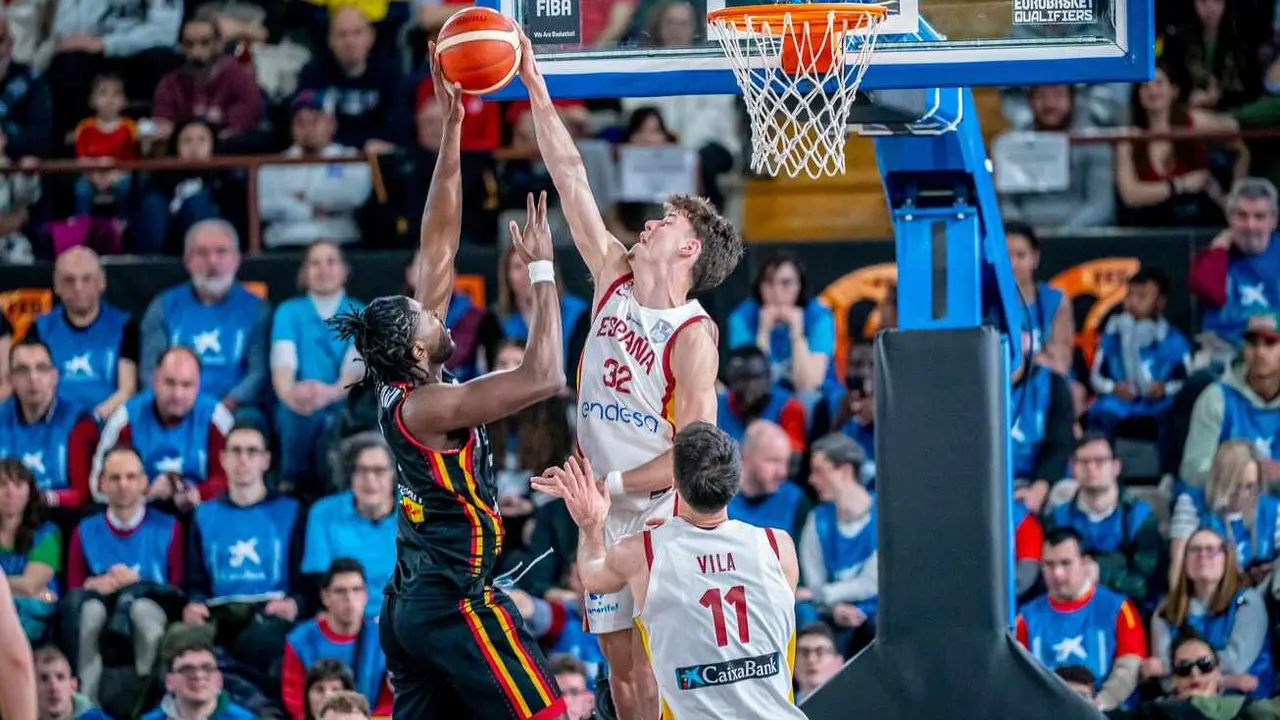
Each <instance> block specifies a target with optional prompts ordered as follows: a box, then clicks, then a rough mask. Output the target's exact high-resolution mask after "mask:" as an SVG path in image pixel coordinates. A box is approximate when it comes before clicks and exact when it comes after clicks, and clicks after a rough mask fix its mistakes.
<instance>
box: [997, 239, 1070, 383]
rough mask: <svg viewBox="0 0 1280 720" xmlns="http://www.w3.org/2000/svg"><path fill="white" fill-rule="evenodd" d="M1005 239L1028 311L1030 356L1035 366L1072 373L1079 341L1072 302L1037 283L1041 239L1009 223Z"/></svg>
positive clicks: (1049, 287) (1059, 291)
mask: <svg viewBox="0 0 1280 720" xmlns="http://www.w3.org/2000/svg"><path fill="white" fill-rule="evenodd" d="M1004 237H1005V242H1006V244H1007V245H1008V248H1009V264H1010V265H1011V266H1012V268H1013V278H1014V280H1016V281H1017V283H1018V292H1019V294H1020V295H1021V296H1022V302H1023V303H1025V304H1026V306H1027V310H1028V313H1027V315H1028V316H1029V317H1028V318H1027V324H1028V326H1029V327H1027V328H1026V332H1030V333H1031V353H1032V355H1034V356H1035V359H1036V362H1039V363H1042V364H1044V365H1047V366H1048V367H1050V368H1052V369H1053V370H1054V371H1055V372H1057V373H1058V374H1059V375H1064V376H1065V375H1066V374H1067V373H1069V372H1071V357H1072V351H1073V348H1074V347H1075V339H1076V321H1075V317H1074V316H1073V314H1072V312H1071V301H1070V300H1069V299H1068V298H1067V296H1066V294H1065V293H1063V292H1062V291H1061V290H1059V289H1057V288H1055V287H1053V286H1052V285H1050V284H1049V283H1046V282H1041V281H1039V280H1037V279H1036V271H1037V270H1039V269H1040V238H1039V237H1037V235H1036V232H1035V230H1033V229H1032V228H1031V226H1029V225H1025V224H1022V223H1008V224H1006V225H1005V227H1004Z"/></svg>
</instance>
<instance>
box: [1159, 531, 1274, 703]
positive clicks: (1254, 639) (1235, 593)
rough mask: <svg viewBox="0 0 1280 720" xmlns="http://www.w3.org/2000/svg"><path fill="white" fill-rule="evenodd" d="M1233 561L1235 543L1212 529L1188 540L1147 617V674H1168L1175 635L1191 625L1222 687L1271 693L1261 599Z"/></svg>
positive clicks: (1268, 636) (1260, 694)
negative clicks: (1213, 658)
mask: <svg viewBox="0 0 1280 720" xmlns="http://www.w3.org/2000/svg"><path fill="white" fill-rule="evenodd" d="M1236 563H1237V560H1236V553H1235V548H1234V547H1232V545H1231V543H1229V542H1227V541H1226V539H1225V538H1224V537H1223V536H1222V535H1220V534H1218V533H1217V532H1216V531H1214V530H1211V529H1208V528H1204V529H1201V530H1198V531H1196V532H1195V533H1193V534H1192V535H1191V537H1190V538H1189V539H1188V540H1187V543H1186V548H1185V551H1184V553H1183V556H1182V562H1181V567H1182V573H1181V574H1180V575H1178V577H1177V578H1176V579H1175V581H1174V583H1173V587H1172V588H1170V590H1169V594H1168V595H1167V596H1166V597H1165V599H1164V602H1162V603H1161V604H1160V607H1159V608H1158V609H1157V610H1156V614H1155V616H1154V617H1152V618H1151V657H1152V660H1153V662H1148V663H1147V664H1146V665H1147V667H1146V671H1147V672H1146V675H1147V676H1148V677H1155V678H1161V677H1165V676H1167V675H1168V674H1169V671H1170V669H1171V668H1172V661H1171V657H1172V656H1171V652H1170V647H1171V645H1172V643H1173V637H1174V634H1175V633H1176V632H1177V631H1178V629H1179V628H1184V627H1190V628H1191V629H1193V630H1195V631H1196V632H1197V633H1199V634H1200V636H1201V637H1203V638H1204V639H1205V640H1206V641H1207V642H1208V643H1209V646H1210V647H1211V648H1213V650H1214V651H1215V652H1216V653H1217V654H1218V661H1219V667H1220V668H1221V671H1222V686H1223V689H1224V690H1226V691H1229V692H1236V693H1240V694H1243V695H1248V696H1250V697H1253V698H1265V697H1270V696H1271V691H1272V689H1273V688H1274V686H1275V671H1274V669H1273V668H1272V667H1271V631H1270V624H1269V622H1268V620H1267V608H1266V604H1265V602H1264V601H1263V598H1262V595H1261V594H1259V592H1258V591H1257V590H1256V589H1254V588H1251V587H1249V585H1248V583H1249V579H1248V578H1247V577H1246V576H1245V575H1244V574H1243V573H1241V572H1240V570H1239V569H1238V568H1237V565H1236ZM1154 660H1159V663H1156V662H1154Z"/></svg>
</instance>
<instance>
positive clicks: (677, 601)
mask: <svg viewBox="0 0 1280 720" xmlns="http://www.w3.org/2000/svg"><path fill="white" fill-rule="evenodd" d="M771 532H773V531H768V530H765V529H764V528H757V527H754V526H751V525H747V524H746V523H742V522H738V521H737V520H728V521H726V522H724V523H722V524H721V525H719V526H717V527H715V528H711V529H703V528H700V527H695V526H693V525H690V524H689V523H687V522H685V521H684V520H682V519H680V518H674V519H672V520H671V521H670V522H668V523H666V524H665V525H663V526H661V527H658V528H654V529H653V530H650V531H648V532H646V533H645V553H646V555H647V556H648V557H649V588H648V591H647V593H646V594H645V600H644V607H643V608H641V611H640V615H639V618H638V619H637V620H638V622H637V626H638V627H639V629H640V632H641V637H642V638H643V640H644V643H645V648H646V650H647V651H648V653H649V662H650V664H651V665H652V666H653V674H654V677H655V678H656V679H657V681H658V692H659V695H660V696H661V699H662V718H664V719H667V718H676V719H678V720H694V719H695V718H707V719H708V720H710V719H712V718H743V719H744V720H745V719H746V718H768V719H769V720H786V719H788V718H797V719H803V718H804V717H805V715H804V713H802V712H800V709H799V708H797V707H796V706H795V701H794V698H793V696H792V690H791V675H792V664H793V662H794V656H795V632H796V620H795V602H796V598H795V592H793V591H792V589H791V584H790V583H789V582H787V578H786V575H784V574H783V572H782V563H781V561H780V560H779V559H778V551H777V549H776V548H775V547H774V542H773V539H772V535H771V534H770V533H771Z"/></svg>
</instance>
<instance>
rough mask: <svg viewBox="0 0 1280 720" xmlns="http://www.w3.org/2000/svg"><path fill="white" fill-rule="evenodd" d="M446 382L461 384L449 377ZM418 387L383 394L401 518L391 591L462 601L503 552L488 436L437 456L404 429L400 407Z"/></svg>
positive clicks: (462, 437) (462, 435)
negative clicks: (461, 598) (459, 599)
mask: <svg viewBox="0 0 1280 720" xmlns="http://www.w3.org/2000/svg"><path fill="white" fill-rule="evenodd" d="M444 382H456V381H455V380H454V379H453V377H452V376H450V375H447V374H446V376H445V379H444ZM413 391H414V388H413V387H412V386H411V385H409V384H407V383H397V384H394V385H386V386H382V387H380V388H379V390H378V399H379V404H380V406H381V409H380V411H379V415H378V421H379V425H380V426H381V428H382V434H383V436H384V437H385V438H386V440H387V444H388V445H390V447H391V455H392V459H394V460H395V465H396V487H397V490H398V493H397V495H398V497H399V501H400V518H399V522H398V528H397V531H396V550H397V557H396V570H395V575H394V576H393V578H392V581H391V583H390V584H389V585H388V587H387V590H388V592H395V593H397V594H399V595H401V596H406V597H410V596H418V597H431V598H440V597H452V598H455V599H456V598H458V597H461V596H464V595H469V594H472V593H475V592H479V591H480V590H482V589H483V588H484V586H485V585H487V584H488V583H489V582H490V580H491V578H492V574H493V568H494V566H495V565H496V563H497V561H498V555H499V553H501V552H502V539H503V538H502V518H501V517H500V516H499V515H498V492H497V485H496V484H495V482H494V472H493V456H492V454H491V452H490V449H489V434H488V432H487V431H486V430H485V428H484V427H483V426H481V427H477V428H471V429H470V430H463V431H459V432H458V434H457V443H458V445H459V446H458V448H457V449H456V450H433V449H431V448H428V447H426V446H425V445H423V444H422V443H420V442H419V441H418V440H416V439H415V438H414V437H413V436H412V435H411V434H409V431H408V429H407V428H406V427H405V425H404V421H403V420H402V419H401V416H400V408H401V406H402V405H403V404H404V401H405V398H407V397H408V396H409V394H410V393H411V392H413Z"/></svg>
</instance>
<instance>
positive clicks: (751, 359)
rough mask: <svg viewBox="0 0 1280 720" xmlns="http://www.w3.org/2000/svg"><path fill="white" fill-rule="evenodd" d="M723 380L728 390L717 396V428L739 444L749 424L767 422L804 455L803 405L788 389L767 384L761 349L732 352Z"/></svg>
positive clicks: (767, 362)
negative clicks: (781, 430) (775, 425)
mask: <svg viewBox="0 0 1280 720" xmlns="http://www.w3.org/2000/svg"><path fill="white" fill-rule="evenodd" d="M724 380H725V385H726V386H727V387H726V388H725V389H724V390H722V391H720V392H718V393H717V396H718V402H719V411H718V412H717V414H716V425H717V426H718V427H719V428H720V429H721V430H723V431H725V433H726V434H728V435H729V437H732V438H733V439H734V440H737V441H738V442H742V440H743V436H744V435H745V434H746V431H747V427H748V426H749V425H750V424H751V423H753V422H755V421H757V420H768V421H769V422H772V423H777V424H778V426H779V427H781V428H782V429H783V431H784V432H785V433H786V434H787V439H788V441H789V442H790V443H791V449H792V450H794V451H795V452H804V446H805V435H806V430H805V428H806V423H805V411H804V404H803V403H801V402H800V400H799V399H798V398H796V396H795V395H794V394H792V392H791V391H790V390H787V389H786V388H785V387H784V386H782V385H780V384H778V383H774V382H771V381H770V379H769V360H768V358H766V357H765V354H764V352H763V351H761V350H760V348H758V347H756V346H754V345H743V346H741V347H738V348H735V349H734V350H733V351H731V352H730V353H729V362H728V363H727V364H726V366H725V370H724Z"/></svg>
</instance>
